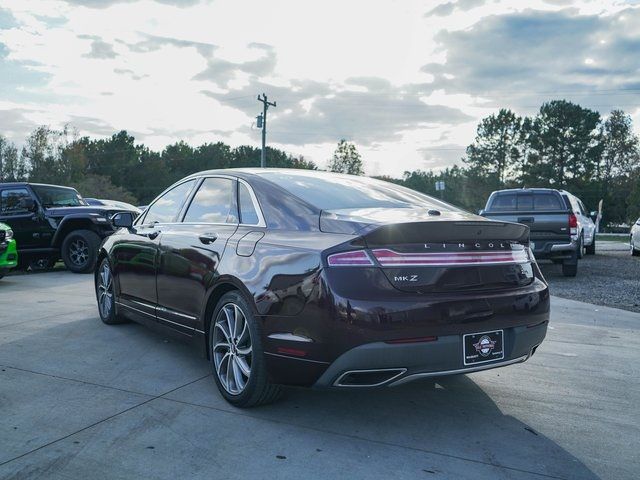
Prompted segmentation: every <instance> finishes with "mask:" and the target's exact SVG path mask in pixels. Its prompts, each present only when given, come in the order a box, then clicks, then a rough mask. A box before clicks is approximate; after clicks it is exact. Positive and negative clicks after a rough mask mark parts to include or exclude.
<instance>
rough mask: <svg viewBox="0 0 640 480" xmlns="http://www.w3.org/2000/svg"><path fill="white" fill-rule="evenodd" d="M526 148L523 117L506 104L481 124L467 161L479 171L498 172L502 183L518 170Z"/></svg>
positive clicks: (481, 172)
mask: <svg viewBox="0 0 640 480" xmlns="http://www.w3.org/2000/svg"><path fill="white" fill-rule="evenodd" d="M522 148H523V137H522V118H521V117H519V116H518V115H516V114H515V113H514V112H512V111H511V110H507V109H504V108H503V109H500V111H499V112H498V114H497V115H496V114H493V115H490V116H488V117H486V118H483V119H482V121H481V122H480V123H479V124H478V128H477V131H476V138H475V140H474V143H472V144H471V145H469V146H468V147H467V157H466V158H465V159H464V162H465V163H466V164H467V165H469V166H470V167H471V168H473V169H474V170H475V171H476V172H478V173H479V174H487V175H495V177H496V178H497V180H498V182H499V185H498V186H502V185H504V183H505V180H506V179H507V177H509V176H511V175H512V174H513V173H514V167H515V166H516V164H517V162H518V161H519V159H520V157H521V155H522Z"/></svg>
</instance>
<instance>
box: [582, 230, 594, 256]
mask: <svg viewBox="0 0 640 480" xmlns="http://www.w3.org/2000/svg"><path fill="white" fill-rule="evenodd" d="M584 251H585V253H586V254H587V255H595V254H596V237H595V235H594V237H593V242H591V245H589V246H587V247H585V249H584Z"/></svg>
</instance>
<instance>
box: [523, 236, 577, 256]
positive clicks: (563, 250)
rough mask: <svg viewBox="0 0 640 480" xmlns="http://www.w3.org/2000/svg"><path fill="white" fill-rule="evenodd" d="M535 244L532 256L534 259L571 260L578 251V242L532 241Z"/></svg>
mask: <svg viewBox="0 0 640 480" xmlns="http://www.w3.org/2000/svg"><path fill="white" fill-rule="evenodd" d="M532 242H533V243H534V244H535V247H536V248H535V250H533V255H534V256H535V257H536V259H539V260H545V259H571V258H572V257H573V256H574V255H575V253H576V252H577V251H578V242H577V241H575V240H571V241H569V242H567V241H542V240H532Z"/></svg>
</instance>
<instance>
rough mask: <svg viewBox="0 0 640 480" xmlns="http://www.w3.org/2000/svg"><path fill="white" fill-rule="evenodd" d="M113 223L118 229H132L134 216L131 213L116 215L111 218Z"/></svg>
mask: <svg viewBox="0 0 640 480" xmlns="http://www.w3.org/2000/svg"><path fill="white" fill-rule="evenodd" d="M111 223H113V226H114V227H118V228H131V227H132V226H133V214H132V213H131V212H120V213H116V214H115V215H114V216H113V217H111Z"/></svg>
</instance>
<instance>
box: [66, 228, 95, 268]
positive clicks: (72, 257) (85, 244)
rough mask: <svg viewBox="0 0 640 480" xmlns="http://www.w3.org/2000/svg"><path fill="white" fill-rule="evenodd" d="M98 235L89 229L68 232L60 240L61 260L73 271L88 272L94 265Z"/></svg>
mask: <svg viewBox="0 0 640 480" xmlns="http://www.w3.org/2000/svg"><path fill="white" fill-rule="evenodd" d="M98 245H100V237H99V236H98V234H97V233H95V232H92V231H91V230H76V231H74V232H70V233H69V234H68V235H67V236H66V237H65V239H64V240H63V242H62V249H61V253H62V260H63V261H64V264H65V265H66V266H67V268H68V269H69V270H71V271H72V272H74V273H89V272H92V271H93V270H94V268H95V266H96V257H97V253H98Z"/></svg>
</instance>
